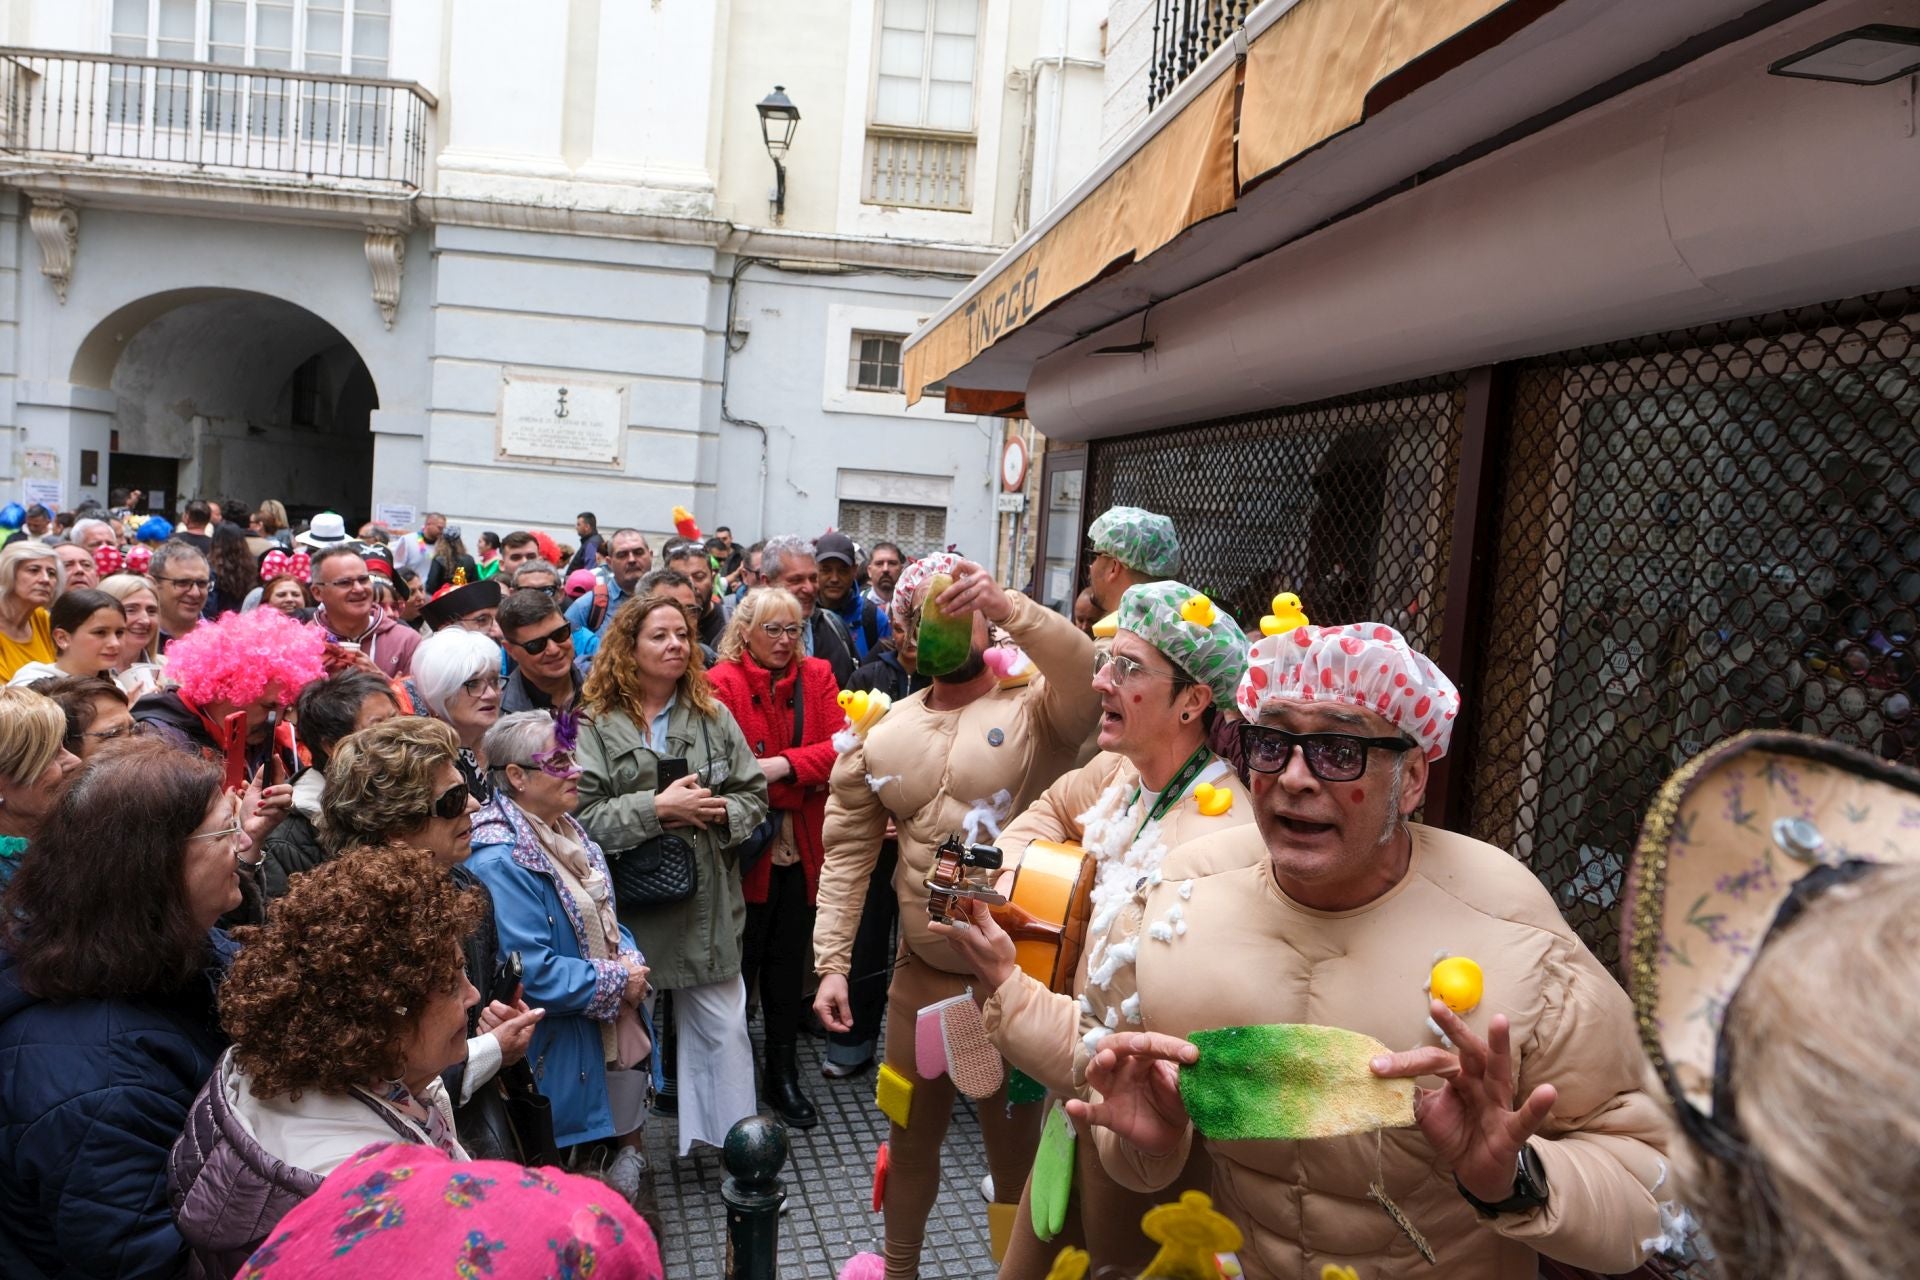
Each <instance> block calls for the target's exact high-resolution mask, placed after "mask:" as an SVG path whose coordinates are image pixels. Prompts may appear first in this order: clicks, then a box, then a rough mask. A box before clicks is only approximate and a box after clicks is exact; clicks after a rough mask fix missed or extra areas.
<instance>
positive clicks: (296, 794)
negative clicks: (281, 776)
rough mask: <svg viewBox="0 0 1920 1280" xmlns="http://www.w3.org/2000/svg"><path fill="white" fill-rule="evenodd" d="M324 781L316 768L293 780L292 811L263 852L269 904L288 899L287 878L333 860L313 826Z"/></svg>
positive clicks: (317, 830)
mask: <svg viewBox="0 0 1920 1280" xmlns="http://www.w3.org/2000/svg"><path fill="white" fill-rule="evenodd" d="M325 778H326V774H325V773H324V772H322V771H321V770H320V769H319V768H317V767H316V768H312V769H308V770H307V771H306V772H304V773H302V774H301V775H300V776H299V777H297V778H295V779H294V780H293V808H292V809H291V810H289V811H288V813H287V816H286V817H285V818H284V819H282V820H281V822H280V825H279V826H277V827H275V828H274V829H273V833H272V834H271V835H269V836H268V837H267V839H266V843H265V845H264V847H263V848H262V849H261V857H263V858H264V859H265V860H266V862H265V865H264V866H262V867H261V869H260V873H261V877H262V882H263V884H264V887H265V889H266V895H267V901H269V902H271V901H273V900H274V899H275V898H280V897H284V896H286V892H287V880H288V877H290V876H297V875H299V874H300V873H301V872H303V871H311V870H313V869H314V868H315V867H317V866H319V865H320V864H321V863H323V862H326V861H327V860H328V859H329V858H330V857H331V856H332V855H330V854H329V853H328V852H327V851H326V849H325V848H323V847H322V846H321V844H320V832H319V829H318V828H317V827H315V826H314V819H315V818H316V817H318V815H319V813H320V791H321V783H322V782H323V781H324V780H325Z"/></svg>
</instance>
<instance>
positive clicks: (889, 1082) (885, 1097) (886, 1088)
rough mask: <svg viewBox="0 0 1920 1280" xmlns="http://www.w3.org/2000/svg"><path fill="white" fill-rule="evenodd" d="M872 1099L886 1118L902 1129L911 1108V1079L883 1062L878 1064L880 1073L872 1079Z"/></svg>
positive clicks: (904, 1126) (905, 1124)
mask: <svg viewBox="0 0 1920 1280" xmlns="http://www.w3.org/2000/svg"><path fill="white" fill-rule="evenodd" d="M873 1101H874V1104H875V1105H876V1106H878V1107H879V1108H880V1110H881V1111H882V1112H884V1113H885V1114H886V1117H887V1119H889V1120H891V1121H893V1122H894V1123H895V1124H897V1125H899V1126H900V1127H901V1128H902V1129H904V1128H906V1127H907V1116H908V1115H909V1114H910V1113H911V1112H912V1110H913V1081H911V1080H909V1079H907V1078H906V1077H905V1076H903V1075H901V1074H900V1073H899V1072H898V1071H895V1070H894V1069H893V1067H892V1066H891V1065H889V1064H888V1063H885V1062H883V1063H881V1064H880V1074H879V1075H878V1076H877V1077H876V1078H875V1080H874V1085H873Z"/></svg>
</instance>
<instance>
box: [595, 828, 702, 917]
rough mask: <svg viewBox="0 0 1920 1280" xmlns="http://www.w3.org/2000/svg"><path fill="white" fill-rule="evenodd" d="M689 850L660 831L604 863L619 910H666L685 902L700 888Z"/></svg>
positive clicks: (689, 845)
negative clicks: (624, 908) (658, 908)
mask: <svg viewBox="0 0 1920 1280" xmlns="http://www.w3.org/2000/svg"><path fill="white" fill-rule="evenodd" d="M693 859H694V853H693V846H692V845H691V844H688V843H687V842H686V841H685V840H683V839H681V838H680V837H679V836H677V835H674V834H673V833H672V832H669V831H663V832H661V833H660V834H659V835H657V836H654V837H653V838H652V839H651V840H643V841H641V842H640V843H639V844H637V845H635V846H633V848H631V849H622V850H621V851H620V852H618V853H616V854H614V855H612V856H611V857H609V858H608V859H607V870H608V871H609V872H611V873H612V876H613V898H614V904H615V905H616V906H619V907H670V906H672V905H673V904H674V903H676V902H685V901H686V900H687V899H688V898H691V897H692V896H693V891H694V890H695V889H697V888H699V886H700V877H699V872H698V870H697V869H696V867H695V864H694V860H693Z"/></svg>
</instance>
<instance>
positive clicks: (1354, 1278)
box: [1320, 1262, 1360, 1280]
mask: <svg viewBox="0 0 1920 1280" xmlns="http://www.w3.org/2000/svg"><path fill="white" fill-rule="evenodd" d="M1320 1280H1360V1273H1359V1272H1358V1271H1355V1270H1354V1269H1353V1268H1352V1267H1343V1266H1341V1265H1340V1264H1338V1263H1336V1262H1329V1263H1327V1264H1326V1265H1325V1266H1323V1267H1321V1268H1320Z"/></svg>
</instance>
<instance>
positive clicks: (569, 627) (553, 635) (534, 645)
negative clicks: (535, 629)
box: [507, 622, 573, 658]
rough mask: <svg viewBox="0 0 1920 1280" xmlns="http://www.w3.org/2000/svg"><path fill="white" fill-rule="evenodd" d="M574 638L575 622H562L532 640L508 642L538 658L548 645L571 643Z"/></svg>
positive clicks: (529, 655)
mask: <svg viewBox="0 0 1920 1280" xmlns="http://www.w3.org/2000/svg"><path fill="white" fill-rule="evenodd" d="M572 640H573V624H572V623H571V622H562V623H561V624H560V625H559V626H557V627H555V628H554V629H553V630H551V631H549V632H546V633H545V634H544V635H537V636H535V637H534V638H533V639H531V640H527V641H524V642H522V641H519V640H509V641H508V642H507V643H508V644H511V645H512V646H513V647H514V648H516V649H521V650H524V651H525V652H526V654H527V656H528V657H530V658H537V657H539V656H540V655H541V654H542V653H544V652H546V648H547V646H548V645H550V644H569V643H571V642H572Z"/></svg>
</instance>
